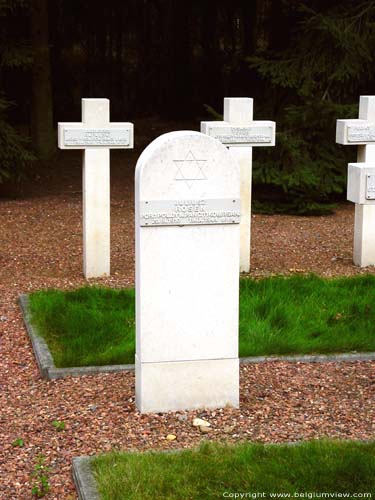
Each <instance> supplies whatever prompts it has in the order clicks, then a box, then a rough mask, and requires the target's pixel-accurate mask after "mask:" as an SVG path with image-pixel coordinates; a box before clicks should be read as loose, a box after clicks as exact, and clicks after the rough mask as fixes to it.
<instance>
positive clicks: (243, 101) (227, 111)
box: [201, 97, 276, 272]
mask: <svg viewBox="0 0 375 500" xmlns="http://www.w3.org/2000/svg"><path fill="white" fill-rule="evenodd" d="M275 130H276V124H275V122H273V121H253V99H251V98H248V97H225V99H224V121H222V122H220V121H212V122H201V132H203V133H204V134H207V135H209V136H211V137H214V138H215V139H218V140H219V141H220V142H221V143H222V144H224V145H225V146H227V147H228V148H229V150H230V152H231V153H232V154H233V156H235V158H236V159H237V161H238V162H239V164H240V167H241V223H240V234H241V243H240V248H241V251H240V272H249V271H250V246H251V243H250V239H251V178H252V151H253V147H254V146H274V145H275Z"/></svg>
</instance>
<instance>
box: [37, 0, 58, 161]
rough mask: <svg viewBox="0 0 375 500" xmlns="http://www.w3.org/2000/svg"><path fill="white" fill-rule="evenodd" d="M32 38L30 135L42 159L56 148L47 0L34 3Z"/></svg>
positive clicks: (47, 156)
mask: <svg viewBox="0 0 375 500" xmlns="http://www.w3.org/2000/svg"><path fill="white" fill-rule="evenodd" d="M31 5H32V7H31V39H32V49H33V57H34V61H33V69H32V107H31V135H32V139H33V146H34V148H35V150H36V151H37V153H38V155H39V157H40V158H44V159H45V158H49V157H51V155H52V154H53V153H54V152H55V150H56V146H55V144H56V140H55V132H54V128H53V115H52V88H51V63H50V51H49V40H48V7H47V0H32V2H31Z"/></svg>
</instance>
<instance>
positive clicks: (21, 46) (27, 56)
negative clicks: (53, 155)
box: [0, 0, 34, 183]
mask: <svg viewBox="0 0 375 500" xmlns="http://www.w3.org/2000/svg"><path fill="white" fill-rule="evenodd" d="M24 7H25V2H24V1H23V0H0V21H1V24H2V26H3V27H4V29H3V30H2V31H1V32H0V65H1V68H2V70H3V71H4V69H7V68H11V69H19V68H21V69H22V68H26V67H29V66H30V64H31V60H32V59H31V52H30V50H29V49H28V46H27V43H26V42H25V40H23V39H21V38H18V37H17V38H16V37H12V36H11V31H10V30H9V26H10V25H11V23H10V22H9V20H10V19H11V18H12V16H14V15H15V13H16V12H17V10H19V9H23V8H24ZM7 28H8V29H7ZM3 71H2V72H3ZM0 89H1V81H0ZM10 105H11V103H10V102H9V101H8V100H7V99H6V97H5V95H4V93H3V92H0V183H2V182H4V180H5V179H10V178H13V179H17V178H19V176H20V175H21V173H22V172H23V170H24V169H25V167H27V166H28V165H29V162H30V161H31V160H33V159H34V155H33V154H32V152H31V151H30V149H29V143H28V140H27V138H24V137H23V136H21V134H19V133H18V132H17V131H16V129H15V128H14V127H13V126H12V125H11V124H10V123H9V120H8V116H7V110H8V108H9V106H10Z"/></svg>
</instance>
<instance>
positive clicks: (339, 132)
mask: <svg viewBox="0 0 375 500" xmlns="http://www.w3.org/2000/svg"><path fill="white" fill-rule="evenodd" d="M336 142H337V143H338V144H343V145H353V146H361V145H367V144H374V143H375V123H374V122H370V121H368V120H360V119H353V120H337V123H336Z"/></svg>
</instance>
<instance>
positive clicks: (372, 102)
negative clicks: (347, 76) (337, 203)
mask: <svg viewBox="0 0 375 500" xmlns="http://www.w3.org/2000/svg"><path fill="white" fill-rule="evenodd" d="M336 142H337V143H339V144H344V145H352V146H358V153H357V161H358V163H355V164H354V163H353V164H349V168H348V200H349V201H353V202H354V203H355V216H354V251H353V261H354V264H356V265H358V266H360V267H366V266H371V265H375V200H374V199H373V196H372V194H371V191H372V186H371V185H370V184H371V182H372V181H373V179H374V175H375V96H361V97H360V101H359V118H358V119H355V120H337V127H336Z"/></svg>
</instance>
